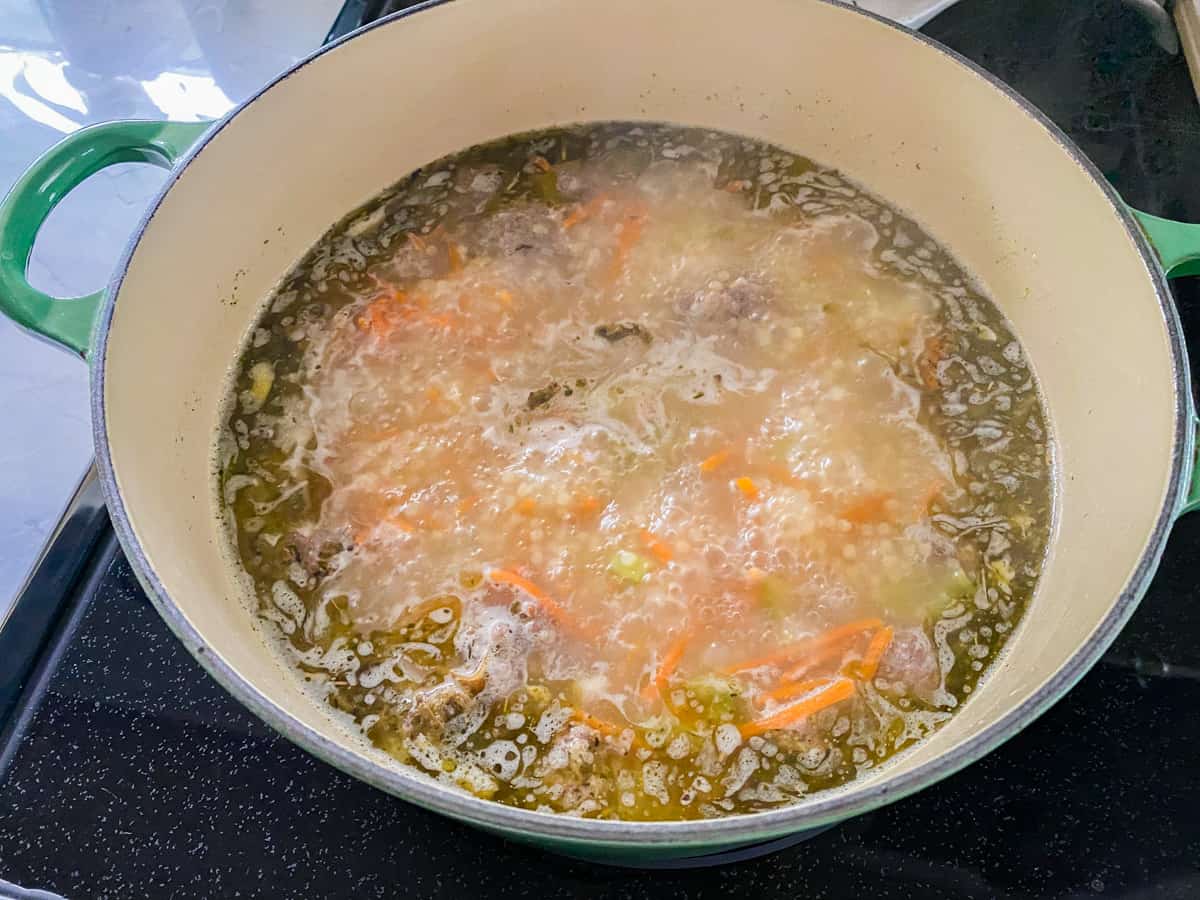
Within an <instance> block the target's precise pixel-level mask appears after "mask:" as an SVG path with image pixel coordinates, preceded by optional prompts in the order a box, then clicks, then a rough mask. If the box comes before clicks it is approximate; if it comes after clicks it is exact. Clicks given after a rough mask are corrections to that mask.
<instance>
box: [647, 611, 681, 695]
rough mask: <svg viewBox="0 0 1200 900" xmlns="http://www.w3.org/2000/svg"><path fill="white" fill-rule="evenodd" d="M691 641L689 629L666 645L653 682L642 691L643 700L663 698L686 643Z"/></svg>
mask: <svg viewBox="0 0 1200 900" xmlns="http://www.w3.org/2000/svg"><path fill="white" fill-rule="evenodd" d="M691 639H692V634H691V630H690V629H685V630H684V631H683V632H682V633H681V634H680V635H679V636H678V637H676V638H675V640H673V641H671V643H670V644H668V645H667V649H666V650H665V651H664V652H663V656H662V660H661V661H660V662H659V664H658V669H657V670H656V671H655V673H654V680H653V681H651V682H650V683H649V684H647V685H646V687H645V688H644V689H643V690H642V699H643V700H653V699H654V697H655V695H658V696H660V697H661V696H663V695H664V694H666V691H667V684H668V682H669V681H670V679H671V676H672V675H673V674H674V673H675V670H676V669H677V668H679V661H680V660H681V659H683V654H684V652H685V651H686V650H687V645H688V642H689V641H690V640H691Z"/></svg>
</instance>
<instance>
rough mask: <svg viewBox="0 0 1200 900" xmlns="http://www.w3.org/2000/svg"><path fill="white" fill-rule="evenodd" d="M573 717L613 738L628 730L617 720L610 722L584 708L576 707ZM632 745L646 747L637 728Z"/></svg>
mask: <svg viewBox="0 0 1200 900" xmlns="http://www.w3.org/2000/svg"><path fill="white" fill-rule="evenodd" d="M571 718H572V719H574V720H575V721H576V722H578V723H580V724H581V725H586V726H587V727H588V728H592V729H594V730H596V731H598V732H600V733H601V734H606V735H608V736H609V737H613V738H619V737H620V736H621V735H623V734H624V733H625V730H626V729H625V728H623V727H622V726H620V725H617V724H616V723H615V722H609V721H607V720H605V719H600V718H597V717H596V716H592V715H588V714H587V713H585V712H584V711H583V710H582V709H576V710H575V711H574V712H572V713H571ZM631 730H632V728H631ZM630 746H631V747H636V748H638V749H644V748H645V747H646V744H645V742H644V741H643V740H642V739H641V737H640V736H639V735H638V733H637V731H636V730H634V731H633V743H632V744H631V745H630Z"/></svg>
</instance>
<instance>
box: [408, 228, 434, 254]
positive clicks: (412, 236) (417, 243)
mask: <svg viewBox="0 0 1200 900" xmlns="http://www.w3.org/2000/svg"><path fill="white" fill-rule="evenodd" d="M408 239H409V240H410V241H412V245H413V246H414V247H416V248H417V249H418V250H424V249H425V248H426V247H428V246H429V242H428V241H427V240H425V238H423V237H421V235H419V234H417V233H416V232H415V231H410V232H409V233H408Z"/></svg>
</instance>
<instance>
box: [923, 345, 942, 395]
mask: <svg viewBox="0 0 1200 900" xmlns="http://www.w3.org/2000/svg"><path fill="white" fill-rule="evenodd" d="M945 356H946V342H945V340H943V338H942V337H941V335H934V336H933V337H928V338H925V349H924V350H923V351H922V352H921V355H920V356H918V357H917V374H918V375H919V376H920V377H921V383H922V384H924V385H925V387H927V388H929V389H930V390H933V389H934V388H936V387H937V386H938V384H939V381H938V365H939V364H940V363H941V361H942V360H943V359H944V358H945Z"/></svg>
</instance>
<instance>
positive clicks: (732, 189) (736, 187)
mask: <svg viewBox="0 0 1200 900" xmlns="http://www.w3.org/2000/svg"><path fill="white" fill-rule="evenodd" d="M748 187H750V182H748V181H742V180H741V179H737V180H735V181H729V182H726V183H725V187H724V188H722V190H726V191H729V193H731V194H736V193H737V192H738V191H744V190H745V189H746V188H748Z"/></svg>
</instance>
